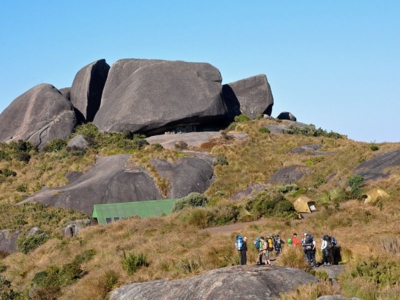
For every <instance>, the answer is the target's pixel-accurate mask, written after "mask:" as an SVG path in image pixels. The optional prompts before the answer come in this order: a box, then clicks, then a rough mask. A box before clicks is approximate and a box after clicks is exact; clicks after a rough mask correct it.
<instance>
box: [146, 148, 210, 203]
mask: <svg viewBox="0 0 400 300" xmlns="http://www.w3.org/2000/svg"><path fill="white" fill-rule="evenodd" d="M213 160H214V158H213V157H211V156H206V155H203V156H202V157H201V158H200V157H183V158H181V159H180V160H178V161H177V162H176V163H171V162H168V161H166V160H160V159H153V160H151V163H152V164H153V165H154V167H155V168H156V170H157V172H158V173H159V174H160V175H161V176H162V177H164V178H166V179H167V180H168V181H169V183H170V190H169V192H168V195H167V196H168V198H182V197H185V196H187V195H189V194H190V193H193V192H197V193H203V192H204V191H205V190H207V189H208V187H209V186H210V184H211V180H212V178H213V175H214V169H213Z"/></svg>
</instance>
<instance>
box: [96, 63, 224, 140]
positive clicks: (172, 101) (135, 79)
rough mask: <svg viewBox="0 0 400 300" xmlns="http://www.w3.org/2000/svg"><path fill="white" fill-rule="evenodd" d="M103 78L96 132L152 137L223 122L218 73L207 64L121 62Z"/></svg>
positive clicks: (222, 104)
mask: <svg viewBox="0 0 400 300" xmlns="http://www.w3.org/2000/svg"><path fill="white" fill-rule="evenodd" d="M108 77H109V78H108V80H107V83H106V86H105V88H104V93H103V97H102V103H101V106H100V109H99V111H98V112H97V114H96V116H95V118H94V121H93V123H94V124H95V125H96V126H97V127H98V128H99V130H101V131H114V132H123V131H125V130H129V131H131V132H140V133H145V134H157V133H161V132H165V131H168V130H169V129H171V128H175V127H177V126H186V125H210V124H217V123H218V122H222V121H224V120H225V115H226V108H225V105H224V103H223V101H222V98H221V89H222V86H221V81H222V78H221V74H220V72H219V71H218V69H216V68H215V67H213V66H212V65H210V64H207V63H188V62H182V61H152V60H150V61H144V60H132V61H130V60H124V61H123V62H117V63H115V64H113V65H112V66H111V69H110V72H109V76H108ZM114 77H115V78H114Z"/></svg>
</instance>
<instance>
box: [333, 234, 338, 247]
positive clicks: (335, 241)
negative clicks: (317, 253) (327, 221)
mask: <svg viewBox="0 0 400 300" xmlns="http://www.w3.org/2000/svg"><path fill="white" fill-rule="evenodd" d="M331 243H332V245H333V246H336V245H337V244H338V241H337V239H335V237H334V236H331Z"/></svg>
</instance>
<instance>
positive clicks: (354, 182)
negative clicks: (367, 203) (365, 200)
mask: <svg viewBox="0 0 400 300" xmlns="http://www.w3.org/2000/svg"><path fill="white" fill-rule="evenodd" d="M348 184H349V186H350V189H351V196H352V197H354V198H356V199H360V197H361V194H362V191H361V187H362V186H363V184H364V178H363V177H362V176H361V175H354V176H352V177H350V178H349V180H348Z"/></svg>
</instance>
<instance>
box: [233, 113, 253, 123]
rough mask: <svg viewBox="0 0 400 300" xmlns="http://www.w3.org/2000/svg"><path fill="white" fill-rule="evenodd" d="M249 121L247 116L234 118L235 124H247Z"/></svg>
mask: <svg viewBox="0 0 400 300" xmlns="http://www.w3.org/2000/svg"><path fill="white" fill-rule="evenodd" d="M250 120H251V119H250V118H249V117H248V116H246V115H243V114H242V115H239V116H236V117H235V119H234V121H235V122H236V123H240V122H249V121H250Z"/></svg>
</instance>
